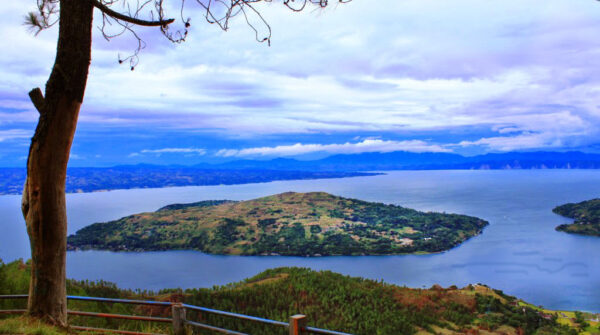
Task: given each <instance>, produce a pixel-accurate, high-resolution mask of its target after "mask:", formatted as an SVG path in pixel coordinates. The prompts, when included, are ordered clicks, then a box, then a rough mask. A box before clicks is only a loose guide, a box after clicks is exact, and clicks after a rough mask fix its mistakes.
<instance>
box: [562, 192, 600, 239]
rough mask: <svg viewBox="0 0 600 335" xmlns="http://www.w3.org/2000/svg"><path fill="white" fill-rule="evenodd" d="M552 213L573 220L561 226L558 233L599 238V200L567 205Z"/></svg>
mask: <svg viewBox="0 0 600 335" xmlns="http://www.w3.org/2000/svg"><path fill="white" fill-rule="evenodd" d="M552 211H553V212H554V213H556V214H559V215H562V216H565V217H568V218H571V219H574V220H575V222H573V223H571V224H561V225H560V226H558V227H556V230H558V231H564V232H566V233H572V234H581V235H591V236H600V199H592V200H587V201H582V202H579V203H569V204H564V205H561V206H558V207H555V208H554V209H553V210H552Z"/></svg>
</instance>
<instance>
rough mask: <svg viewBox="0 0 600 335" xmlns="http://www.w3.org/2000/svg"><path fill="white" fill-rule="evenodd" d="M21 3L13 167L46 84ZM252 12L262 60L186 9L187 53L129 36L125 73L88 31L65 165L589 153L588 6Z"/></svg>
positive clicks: (377, 6) (399, 4)
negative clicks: (131, 58) (256, 15)
mask: <svg viewBox="0 0 600 335" xmlns="http://www.w3.org/2000/svg"><path fill="white" fill-rule="evenodd" d="M175 2H176V1H175ZM332 2H333V1H332ZM34 5H35V1H34V0H22V1H8V2H6V3H4V4H3V5H2V6H1V7H0V16H1V18H2V20H0V35H1V36H2V45H3V48H2V52H1V53H0V77H1V78H2V79H1V80H0V166H24V164H25V158H26V154H27V148H28V144H29V138H30V137H31V136H32V134H33V130H34V128H35V124H36V121H37V120H36V118H37V113H36V112H35V111H34V109H33V106H32V105H31V103H30V102H29V100H28V97H27V92H28V91H29V90H30V89H31V88H34V87H43V86H44V84H45V82H46V80H47V78H48V75H49V73H50V69H51V66H52V63H53V60H54V53H55V47H56V36H57V34H56V29H50V30H47V31H44V32H42V33H40V34H39V35H38V36H37V37H36V36H33V35H32V34H31V33H29V32H28V31H27V29H26V27H25V26H23V24H22V22H23V17H24V15H25V14H26V13H27V12H28V11H30V10H31V9H33V8H34ZM259 9H260V10H261V13H263V15H264V17H265V19H266V20H267V21H268V23H269V24H270V27H271V29H272V32H273V33H272V34H273V35H272V41H271V46H270V47H269V46H268V45H267V44H265V43H257V42H256V39H255V35H254V31H253V30H252V29H250V28H249V27H248V26H247V24H246V23H245V21H244V20H243V17H238V18H236V19H234V20H233V21H232V24H231V27H230V30H229V31H228V32H223V31H220V30H219V29H218V27H216V26H214V25H210V24H207V23H206V21H204V19H203V16H202V14H201V13H200V12H199V10H198V9H197V8H194V7H193V6H190V7H189V8H188V9H187V12H186V14H185V15H186V17H187V16H189V17H191V23H192V26H191V30H190V33H189V36H188V39H187V41H186V42H185V43H182V44H178V45H173V44H171V43H170V42H168V41H167V40H166V39H165V38H164V37H162V35H161V34H160V32H159V31H157V30H156V29H152V28H139V30H138V32H139V33H140V34H141V36H143V38H144V39H145V41H146V43H147V47H146V48H145V49H144V50H143V51H142V52H141V53H140V59H139V65H138V66H137V67H136V68H135V71H130V70H129V67H128V66H127V65H126V64H123V65H119V64H118V61H117V60H118V57H119V55H121V56H124V55H128V54H129V53H131V51H132V50H133V49H134V48H135V44H134V41H133V40H132V39H131V38H130V37H127V36H124V37H121V38H118V39H114V40H111V41H110V42H107V41H105V40H104V39H103V38H102V36H101V34H100V33H99V30H96V31H95V38H94V43H93V51H92V58H93V60H92V66H91V71H90V76H89V80H88V86H87V91H86V97H85V100H84V105H83V107H82V110H81V114H80V119H79V120H80V121H79V125H78V130H77V134H76V136H75V141H74V144H73V149H72V157H71V165H72V166H76V165H77V166H103V165H104V166H105V165H113V164H136V163H140V162H148V163H158V164H161V163H162V164H171V163H180V164H193V163H197V162H202V161H209V162H210V161H212V162H218V161H224V160H231V159H240V158H261V159H264V158H273V157H300V158H315V157H322V156H325V155H329V154H338V153H358V152H374V151H377V152H389V151H396V150H405V151H412V152H455V153H460V154H466V155H472V154H478V153H485V152H504V151H513V150H519V151H531V150H560V151H564V150H582V151H588V152H598V151H600V145H599V144H600V110H599V103H600V99H599V97H600V3H599V2H597V1H594V0H544V1H541V0H501V1H500V0H495V1H481V0H376V1H368V0H354V1H352V2H351V3H348V4H335V3H334V4H333V5H330V6H329V7H328V8H327V9H325V10H317V9H314V8H309V10H305V11H304V12H302V13H293V12H291V11H290V10H289V9H286V8H285V7H284V6H283V5H281V3H280V2H279V1H274V2H273V3H271V4H265V5H264V6H260V7H259ZM171 13H172V16H174V17H179V11H178V10H174V11H172V12H171ZM95 18H96V21H95V24H96V25H98V24H100V18H101V16H100V15H99V13H96V16H95ZM251 19H252V18H251ZM264 28H265V27H262V26H259V27H258V30H259V32H258V34H259V36H260V37H262V36H264V33H265V29H264Z"/></svg>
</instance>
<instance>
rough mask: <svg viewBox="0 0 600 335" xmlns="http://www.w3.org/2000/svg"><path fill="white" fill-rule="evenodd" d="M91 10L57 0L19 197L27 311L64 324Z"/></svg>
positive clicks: (82, 0)
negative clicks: (27, 258) (52, 52)
mask: <svg viewBox="0 0 600 335" xmlns="http://www.w3.org/2000/svg"><path fill="white" fill-rule="evenodd" d="M92 13H93V6H92V3H91V1H87V0H61V1H60V21H59V35H58V46H57V52H56V59H55V62H54V67H53V69H52V73H51V74H50V78H49V79H48V82H47V83H46V96H45V98H44V97H42V96H41V94H40V93H38V94H37V95H36V94H35V93H36V91H35V90H34V91H32V92H31V93H30V96H31V97H32V101H33V102H34V105H35V106H36V108H37V109H38V111H39V112H40V118H39V121H38V125H37V128H36V131H35V135H34V137H33V138H32V140H31V146H30V148H29V158H28V160H27V180H26V182H25V188H24V190H23V201H22V211H23V216H24V217H25V222H26V224H27V233H28V234H29V240H30V243H31V260H32V263H31V266H32V268H31V282H30V287H29V301H28V312H29V314H30V315H32V316H34V317H39V318H42V319H44V320H45V321H46V322H49V323H53V324H56V325H59V326H66V325H67V298H66V240H67V214H66V203H65V179H66V173H67V163H68V161H69V152H70V150H71V143H72V142H73V136H74V134H75V128H76V125H77V117H78V115H79V108H80V106H81V103H82V101H83V95H84V91H85V86H86V81H87V76H88V70H89V66H90V60H91V43H92ZM38 92H39V91H38Z"/></svg>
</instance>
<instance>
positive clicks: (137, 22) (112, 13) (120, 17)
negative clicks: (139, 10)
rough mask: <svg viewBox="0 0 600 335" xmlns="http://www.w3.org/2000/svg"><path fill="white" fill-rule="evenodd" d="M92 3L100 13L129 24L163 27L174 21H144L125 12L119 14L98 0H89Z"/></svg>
mask: <svg viewBox="0 0 600 335" xmlns="http://www.w3.org/2000/svg"><path fill="white" fill-rule="evenodd" d="M91 1H92V3H93V4H94V7H96V8H98V9H99V10H100V11H102V13H104V14H106V15H108V16H110V17H112V18H114V19H117V20H121V21H125V22H129V23H131V24H135V25H138V26H145V27H165V26H167V25H169V24H171V23H173V22H174V21H175V19H167V20H158V21H146V20H142V19H138V18H135V17H131V16H127V15H125V14H121V13H119V12H115V11H114V10H112V9H110V8H108V7H107V6H105V5H104V4H102V3H101V2H100V1H98V0H91Z"/></svg>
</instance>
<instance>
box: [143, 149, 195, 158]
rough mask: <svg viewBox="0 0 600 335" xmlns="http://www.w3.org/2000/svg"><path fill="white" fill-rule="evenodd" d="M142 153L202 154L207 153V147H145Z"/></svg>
mask: <svg viewBox="0 0 600 335" xmlns="http://www.w3.org/2000/svg"><path fill="white" fill-rule="evenodd" d="M140 152H141V153H142V154H181V153H183V154H190V153H191V154H196V155H199V156H202V155H204V154H206V150H205V149H201V148H163V149H144V150H142V151H140Z"/></svg>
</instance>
